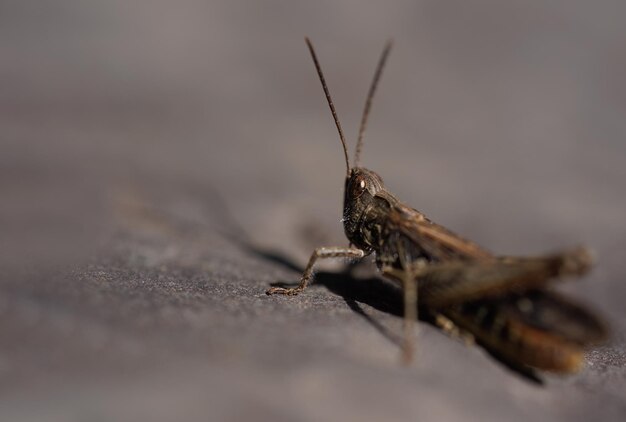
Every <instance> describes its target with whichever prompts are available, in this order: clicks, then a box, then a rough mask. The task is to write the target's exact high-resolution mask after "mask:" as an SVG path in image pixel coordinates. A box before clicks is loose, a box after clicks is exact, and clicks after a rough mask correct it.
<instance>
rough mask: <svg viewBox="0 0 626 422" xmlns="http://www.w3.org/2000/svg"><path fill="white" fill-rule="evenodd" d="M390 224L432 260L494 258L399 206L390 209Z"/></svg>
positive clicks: (470, 243) (467, 241)
mask: <svg viewBox="0 0 626 422" xmlns="http://www.w3.org/2000/svg"><path fill="white" fill-rule="evenodd" d="M388 221H389V224H390V226H391V227H393V228H395V229H396V230H398V231H400V232H401V233H402V234H404V235H405V236H406V237H408V238H410V239H411V240H412V241H413V242H414V243H415V244H416V245H419V248H420V249H421V250H422V251H423V252H424V253H425V255H427V256H428V257H429V258H430V259H431V260H433V261H445V260H449V259H491V258H493V255H492V254H491V253H490V252H488V251H487V250H485V249H483V248H481V247H480V246H478V245H477V244H476V243H474V242H471V241H469V240H467V239H464V238H462V237H461V236H459V235H457V234H455V233H453V232H451V231H450V230H448V229H446V228H445V227H443V226H440V225H438V224H436V223H433V222H432V221H430V220H429V219H428V218H426V217H425V216H424V214H422V213H420V212H419V211H416V210H414V209H412V208H409V207H407V206H405V205H399V206H397V207H394V208H393V209H391V210H390V212H389V215H388Z"/></svg>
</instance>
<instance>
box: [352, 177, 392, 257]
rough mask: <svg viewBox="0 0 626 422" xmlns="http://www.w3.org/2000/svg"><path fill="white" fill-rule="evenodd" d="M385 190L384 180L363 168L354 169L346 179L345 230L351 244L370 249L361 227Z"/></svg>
mask: <svg viewBox="0 0 626 422" xmlns="http://www.w3.org/2000/svg"><path fill="white" fill-rule="evenodd" d="M384 189H385V186H384V184H383V179H382V178H381V177H380V176H379V175H378V174H376V173H375V172H373V171H372V170H368V169H366V168H363V167H355V168H353V169H352V170H351V171H350V176H349V177H346V186H345V192H344V202H343V228H344V231H345V232H346V236H347V237H348V239H349V240H350V242H352V243H353V244H355V245H357V246H359V247H362V248H366V249H369V245H367V242H365V241H364V239H361V230H360V226H361V225H362V224H363V217H364V214H365V212H366V211H367V210H368V209H369V208H370V207H371V206H372V205H373V204H374V200H375V197H376V194H377V193H378V192H380V191H383V190H384Z"/></svg>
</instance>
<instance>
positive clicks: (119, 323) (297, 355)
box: [0, 0, 626, 421]
mask: <svg viewBox="0 0 626 422" xmlns="http://www.w3.org/2000/svg"><path fill="white" fill-rule="evenodd" d="M624 16H626V5H624V3H623V2H620V1H609V0H606V1H599V2H593V3H591V2H584V1H554V2H528V1H512V2H499V1H474V0H470V1H468V0H464V1H451V2H440V1H419V2H414V1H398V2H386V3H382V2H380V3H379V4H363V3H362V2H358V1H356V0H352V1H319V2H303V1H292V2H281V1H264V2H243V1H201V0H181V1H177V2H170V1H162V0H152V1H134V2H128V1H118V0H110V1H107V2H104V1H101V2H84V1H76V0H61V1H55V2H36V1H35V2H23V1H11V0H8V1H7V0H5V1H2V2H1V3H0V271H1V274H2V276H1V277H0V415H2V417H1V419H3V420H63V421H68V420H81V421H82V420H131V419H132V420H143V419H146V420H148V419H151V420H172V419H176V420H184V419H190V420H193V419H196V418H203V419H207V418H208V419H209V420H233V421H235V420H244V419H249V418H254V419H255V420H274V421H278V420H320V419H339V418H341V419H344V420H381V419H383V418H385V419H386V420H406V419H411V420H413V419H415V418H419V417H422V418H430V419H433V418H437V419H439V420H459V419H463V420H468V419H473V418H475V419H476V420H479V419H480V420H484V419H496V418H497V419H502V418H503V417H507V418H508V419H511V420H527V419H528V418H530V417H538V418H542V419H546V418H552V419H567V420H587V419H588V418H589V417H590V415H595V417H598V416H597V415H598V414H599V415H600V417H602V419H603V420H611V419H613V420H617V419H621V418H623V417H624V415H626V405H625V404H624V403H625V401H624V400H625V399H626V394H625V393H624V391H626V388H625V386H626V369H625V367H626V352H625V351H624V344H625V335H624V333H625V329H626V311H625V309H626V308H624V306H623V301H624V299H625V298H626V288H625V287H624V283H623V277H624V273H626V264H625V262H624V259H623V256H624V254H625V253H626V242H625V240H624V239H625V235H626V229H625V227H626V226H625V225H624V223H623V218H624V215H625V214H624V212H625V211H626V195H624V181H625V180H626V165H625V164H626V142H625V139H626V119H625V118H624V115H625V113H626V76H625V75H626V49H625V46H626V26H624ZM305 35H308V36H309V37H311V39H312V41H313V43H314V45H315V46H316V49H317V53H318V56H319V59H320V61H321V64H322V67H323V69H324V71H325V74H326V78H327V82H328V84H329V88H330V90H331V93H332V95H333V98H334V101H335V105H336V107H337V110H338V113H339V117H340V118H341V121H342V124H343V126H344V130H345V131H346V135H347V137H348V139H349V143H350V145H351V146H352V147H354V144H355V138H356V129H357V127H358V123H359V119H360V114H361V111H362V107H363V103H364V100H365V95H366V93H367V88H368V85H369V82H370V79H371V77H372V74H373V72H374V68H375V65H376V61H377V59H378V56H379V54H380V52H381V50H382V47H383V45H384V43H385V41H386V40H387V39H389V38H393V39H394V40H395V46H394V50H393V52H392V54H391V57H390V59H389V62H388V65H387V68H386V69H385V72H384V75H383V79H382V81H381V84H380V86H379V90H378V93H377V98H376V100H375V102H374V106H373V111H372V114H371V118H370V122H369V126H368V131H367V134H366V139H365V147H364V151H363V163H364V165H365V166H367V167H369V168H371V169H373V170H375V171H377V172H379V173H380V174H381V175H382V176H383V178H384V179H385V182H386V184H387V186H388V188H389V189H390V190H391V191H392V192H394V193H395V194H397V196H398V197H399V198H401V199H403V200H404V201H406V202H407V203H408V204H410V205H412V206H414V207H416V208H417V209H419V210H420V211H423V212H425V213H426V214H427V215H428V216H429V217H431V218H432V219H433V220H435V221H437V222H439V223H441V224H444V225H446V226H448V227H450V228H451V229H453V230H454V231H456V232H458V233H460V234H462V235H464V236H465V237H468V238H471V239H473V240H475V241H477V242H478V243H480V244H481V245H484V246H485V247H487V248H488V249H491V250H493V251H497V252H498V253H502V254H539V253H544V252H549V251H553V250H557V249H559V248H564V247H569V246H573V245H577V244H585V245H588V246H589V247H591V248H592V249H593V250H594V251H595V254H596V256H597V261H598V264H597V267H596V269H595V270H594V271H593V273H592V274H591V275H590V276H589V277H587V278H586V279H585V280H584V281H582V282H580V283H575V284H566V285H564V286H562V289H563V290H565V291H567V292H569V293H570V294H571V295H572V296H575V297H578V298H579V299H584V300H585V301H586V302H588V303H590V304H592V305H593V306H595V308H598V309H599V310H600V311H602V312H603V314H604V315H605V316H606V317H607V318H608V319H609V320H610V321H611V324H612V326H613V329H614V338H613V340H612V342H611V343H610V344H608V345H606V346H604V347H601V348H599V349H597V350H595V351H592V352H591V353H590V355H589V356H588V366H587V369H586V370H585V371H583V372H582V373H581V374H580V375H576V376H574V377H569V378H556V377H552V378H550V377H549V382H548V383H547V387H544V388H538V387H536V386H534V385H531V384H529V383H528V382H526V381H524V380H522V379H520V378H519V377H518V376H516V375H515V374H513V373H511V372H510V371H508V370H506V369H505V368H503V367H502V366H501V365H500V364H498V363H497V362H495V361H494V360H493V359H491V358H490V357H489V356H488V355H487V354H486V353H485V352H484V351H482V350H481V349H479V348H466V347H465V346H464V345H463V344H461V343H459V342H458V341H455V340H452V339H450V338H448V337H446V336H445V335H442V334H440V333H438V332H437V331H436V330H434V329H432V328H431V327H422V329H421V330H420V335H419V339H420V343H419V352H418V360H417V362H416V364H415V365H413V367H411V368H408V369H407V368H404V367H401V366H400V365H398V355H399V348H398V345H397V341H396V340H397V335H398V333H400V327H401V320H400V319H399V318H398V317H397V315H393V313H390V312H386V311H385V310H384V309H383V310H381V309H379V308H377V307H376V306H370V305H369V304H368V303H367V301H360V300H359V298H358V297H357V298H355V297H351V296H350V293H349V292H345V290H344V291H341V292H339V293H338V292H337V291H336V290H337V289H339V290H341V288H340V287H337V286H334V287H335V289H333V285H332V283H326V285H325V286H324V285H322V286H315V287H313V288H311V289H310V291H307V292H306V294H303V295H301V296H298V297H297V298H295V299H292V300H289V299H287V300H285V298H279V297H266V296H265V295H264V291H265V290H266V289H267V288H268V287H269V286H270V285H271V283H275V282H296V281H297V280H298V277H299V274H298V272H299V269H301V268H302V267H303V265H304V264H305V263H306V260H307V258H308V256H309V254H310V253H311V251H312V249H313V248H315V247H317V246H322V245H344V244H346V240H345V238H344V236H343V230H342V227H341V222H340V218H341V206H342V203H341V202H342V198H343V192H342V190H343V176H344V172H345V165H344V163H343V154H342V151H341V147H340V144H339V141H338V136H337V134H336V130H335V127H334V124H333V122H332V118H331V116H330V113H329V111H328V107H327V105H326V102H325V99H324V96H323V92H322V90H321V87H320V85H319V82H318V80H317V75H316V73H315V70H314V67H313V64H312V61H311V58H310V56H309V54H308V51H307V50H306V46H305V44H304V36H305ZM324 268H328V269H333V268H341V265H339V266H338V267H337V266H335V267H333V266H332V265H330V266H328V267H324ZM322 284H324V283H322ZM342 292H343V293H342ZM598 412H600V413H598Z"/></svg>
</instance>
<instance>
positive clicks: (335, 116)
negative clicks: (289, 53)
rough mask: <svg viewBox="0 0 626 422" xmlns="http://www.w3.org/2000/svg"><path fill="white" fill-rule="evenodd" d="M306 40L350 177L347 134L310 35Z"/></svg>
mask: <svg viewBox="0 0 626 422" xmlns="http://www.w3.org/2000/svg"><path fill="white" fill-rule="evenodd" d="M304 40H305V41H306V45H307V46H308V47H309V51H310V52H311V57H313V62H314V63H315V69H317V74H318V76H319V77H320V82H321V83H322V88H324V94H326V100H327V101H328V106H329V107H330V112H331V113H332V114H333V119H335V125H337V130H338V131H339V138H340V139H341V144H342V145H343V154H344V155H345V158H346V168H347V175H348V177H350V161H349V160H348V147H347V146H346V138H345V136H343V130H341V123H339V118H338V117H337V112H336V111H335V106H334V105H333V100H332V98H330V92H328V86H326V80H325V79H324V74H323V73H322V68H321V67H320V63H319V62H318V61H317V56H316V55H315V50H314V49H313V44H311V40H309V37H304Z"/></svg>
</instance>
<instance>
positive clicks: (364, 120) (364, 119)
mask: <svg viewBox="0 0 626 422" xmlns="http://www.w3.org/2000/svg"><path fill="white" fill-rule="evenodd" d="M392 46H393V40H389V41H387V44H385V49H384V50H383V54H381V56H380V59H379V60H378V66H377V67H376V73H374V79H373V80H372V84H371V85H370V90H369V92H368V93H367V100H365V108H364V109H363V116H362V117H361V126H360V127H359V138H358V140H357V143H356V151H355V152H354V166H355V167H358V166H359V160H360V158H361V149H362V147H363V134H365V128H366V127H367V118H368V117H369V115H370V109H371V108H372V100H373V99H374V93H375V92H376V87H377V86H378V80H379V79H380V75H381V74H382V73H383V68H384V67H385V62H386V61H387V57H388V56H389V52H390V51H391V47H392Z"/></svg>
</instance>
